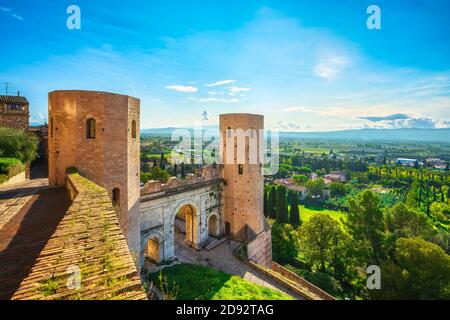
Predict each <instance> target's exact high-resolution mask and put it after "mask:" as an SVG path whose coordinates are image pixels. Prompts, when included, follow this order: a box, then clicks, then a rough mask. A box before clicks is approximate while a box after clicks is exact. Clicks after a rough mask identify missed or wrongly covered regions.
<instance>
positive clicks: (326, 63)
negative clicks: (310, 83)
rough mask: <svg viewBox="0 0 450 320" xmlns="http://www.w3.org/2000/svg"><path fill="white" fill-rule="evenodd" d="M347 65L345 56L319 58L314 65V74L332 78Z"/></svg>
mask: <svg viewBox="0 0 450 320" xmlns="http://www.w3.org/2000/svg"><path fill="white" fill-rule="evenodd" d="M347 65H348V58H347V57H345V56H331V57H325V58H322V59H320V61H319V63H318V64H317V65H316V66H315V67H314V74H315V75H316V76H318V77H320V78H323V79H327V80H328V79H334V78H336V76H337V75H338V74H339V73H341V72H342V71H343V70H344V68H345V67H346V66H347Z"/></svg>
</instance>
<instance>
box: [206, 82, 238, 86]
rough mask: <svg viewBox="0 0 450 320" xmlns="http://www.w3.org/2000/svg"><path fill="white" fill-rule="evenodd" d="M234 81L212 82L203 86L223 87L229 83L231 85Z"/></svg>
mask: <svg viewBox="0 0 450 320" xmlns="http://www.w3.org/2000/svg"><path fill="white" fill-rule="evenodd" d="M235 81H236V80H221V81H216V82H213V83H208V84H205V86H207V87H217V86H223V85H224V84H230V83H233V82H235Z"/></svg>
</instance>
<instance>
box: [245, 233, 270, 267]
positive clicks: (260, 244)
mask: <svg viewBox="0 0 450 320" xmlns="http://www.w3.org/2000/svg"><path fill="white" fill-rule="evenodd" d="M247 257H248V259H249V260H251V261H254V262H256V263H258V264H262V265H265V266H268V267H270V266H271V265H272V229H271V228H270V226H268V225H267V227H266V228H265V229H264V231H262V232H261V233H260V234H258V235H257V236H256V237H255V238H253V239H251V240H250V241H249V243H248V244H247Z"/></svg>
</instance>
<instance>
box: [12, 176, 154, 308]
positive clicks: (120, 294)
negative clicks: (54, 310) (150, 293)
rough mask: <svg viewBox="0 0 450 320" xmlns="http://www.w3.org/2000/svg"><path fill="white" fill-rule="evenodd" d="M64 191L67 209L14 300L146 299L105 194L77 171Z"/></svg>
mask: <svg viewBox="0 0 450 320" xmlns="http://www.w3.org/2000/svg"><path fill="white" fill-rule="evenodd" d="M66 187H67V192H68V193H69V197H70V199H71V200H72V204H71V205H70V207H69V209H68V210H67V212H66V214H65V215H64V218H63V219H62V220H61V222H60V223H59V225H58V226H57V228H56V230H55V232H54V234H53V235H52V237H51V238H50V240H49V241H48V243H47V244H46V246H45V247H44V249H43V250H42V251H41V253H40V255H39V257H38V258H37V259H36V261H37V262H36V264H35V265H34V266H33V268H32V271H31V273H30V274H29V275H28V276H27V278H25V279H24V280H23V281H22V283H21V285H20V288H19V289H18V290H17V292H16V293H15V294H14V296H13V299H15V300H19V299H27V300H35V299H44V300H55V299H63V300H72V299H81V300H85V299H89V300H103V299H132V300H136V299H139V300H141V299H146V298H147V297H146V294H145V292H144V291H143V289H142V285H141V282H140V278H139V276H138V272H137V269H136V266H135V264H134V262H133V259H132V256H131V253H130V250H129V249H128V246H127V242H126V241H125V237H124V236H123V234H122V230H121V228H120V226H119V221H118V219H117V216H116V213H115V211H114V208H113V206H112V204H111V200H110V199H109V196H108V194H107V192H106V190H105V189H104V188H102V187H99V186H98V185H96V184H95V183H93V182H91V181H89V180H88V179H86V178H84V177H82V176H81V175H80V174H78V173H76V172H72V173H69V174H68V176H67V178H66ZM78 280H79V281H81V282H79V286H78V285H77V281H78ZM68 285H69V286H70V288H69V286H68Z"/></svg>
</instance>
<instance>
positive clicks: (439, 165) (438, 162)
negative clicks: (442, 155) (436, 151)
mask: <svg viewBox="0 0 450 320" xmlns="http://www.w3.org/2000/svg"><path fill="white" fill-rule="evenodd" d="M425 163H426V164H427V166H430V167H433V168H436V169H445V168H446V167H447V163H446V162H445V161H444V160H442V159H438V158H428V159H426V160H425Z"/></svg>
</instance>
